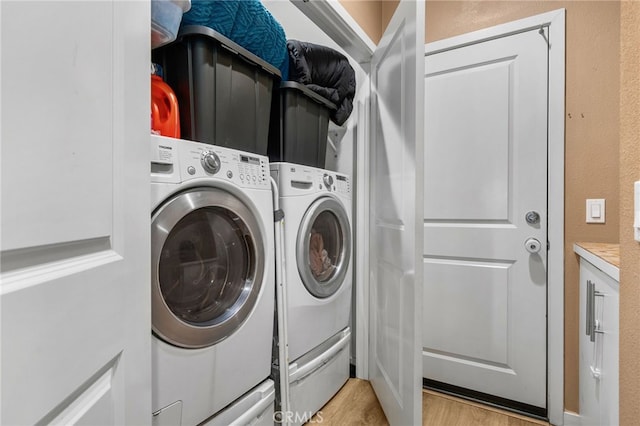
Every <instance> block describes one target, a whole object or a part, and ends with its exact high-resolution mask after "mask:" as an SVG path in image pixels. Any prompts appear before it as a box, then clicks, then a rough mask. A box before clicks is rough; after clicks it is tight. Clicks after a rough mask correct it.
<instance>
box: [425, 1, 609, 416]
mask: <svg viewBox="0 0 640 426" xmlns="http://www.w3.org/2000/svg"><path fill="white" fill-rule="evenodd" d="M559 8H566V10H567V23H566V24H567V29H566V117H565V123H566V124H565V125H566V141H565V152H566V162H565V407H566V409H567V410H570V411H578V337H579V334H578V333H579V330H578V328H579V324H580V322H579V307H578V300H579V290H578V279H579V274H578V260H577V257H576V256H575V254H574V253H573V243H574V242H576V241H596V242H618V229H619V208H618V205H619V200H618V179H619V174H618V164H619V154H618V137H619V123H618V121H619V106H618V105H619V91H618V87H619V61H620V55H619V43H620V41H619V39H620V32H619V28H620V24H619V18H620V11H619V10H620V9H619V4H618V3H617V2H586V1H585V2H572V1H568V2H555V1H544V2H540V1H536V2H532V1H477V0H473V1H471V0H466V1H427V24H426V40H427V41H435V40H440V39H443V38H447V37H452V36H454V35H459V34H463V33H466V32H469V31H474V30H478V29H481V28H486V27H489V26H492V25H497V24H500V23H504V22H509V21H513V20H516V19H520V18H525V17H528V16H532V15H535V14H538V13H543V12H546V11H550V10H554V9H559ZM587 198H605V199H606V200H607V205H606V218H607V223H606V224H604V225H600V224H598V225H595V224H586V223H585V199H587Z"/></svg>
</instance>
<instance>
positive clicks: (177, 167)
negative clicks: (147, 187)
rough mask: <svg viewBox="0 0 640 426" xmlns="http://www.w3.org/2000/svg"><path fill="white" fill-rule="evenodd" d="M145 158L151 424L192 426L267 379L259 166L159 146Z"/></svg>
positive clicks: (269, 319)
mask: <svg viewBox="0 0 640 426" xmlns="http://www.w3.org/2000/svg"><path fill="white" fill-rule="evenodd" d="M151 158H152V160H151V202H152V206H151V207H152V209H151V210H152V215H151V262H152V268H151V278H152V280H151V308H152V329H153V338H152V348H151V349H152V411H153V414H154V415H153V423H154V424H156V425H161V424H174V425H183V426H188V425H196V424H199V423H201V422H203V421H205V420H207V419H210V418H212V416H214V415H215V414H216V413H218V412H223V410H224V409H225V407H227V406H229V405H231V404H232V403H233V402H234V401H236V400H238V399H239V398H241V397H242V396H243V395H244V396H246V395H247V393H248V392H250V391H251V390H252V389H254V388H256V386H259V385H260V384H261V383H265V381H267V380H268V378H269V375H270V372H271V371H270V369H271V345H272V335H273V312H274V311H273V310H274V285H275V284H274V282H275V275H274V273H275V271H274V262H275V259H274V257H273V256H274V254H273V253H274V238H273V200H272V191H271V185H270V179H269V170H268V159H267V158H266V157H263V156H259V155H254V154H249V153H245V152H240V151H236V150H232V149H227V148H222V147H217V146H213V145H207V144H202V143H197V142H191V141H185V140H178V139H171V138H165V137H161V136H152V137H151ZM264 394H265V395H267V394H268V392H266V393H264ZM265 397H267V396H265Z"/></svg>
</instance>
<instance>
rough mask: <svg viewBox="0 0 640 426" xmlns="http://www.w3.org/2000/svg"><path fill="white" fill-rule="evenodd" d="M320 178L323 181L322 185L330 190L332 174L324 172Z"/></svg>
mask: <svg viewBox="0 0 640 426" xmlns="http://www.w3.org/2000/svg"><path fill="white" fill-rule="evenodd" d="M322 180H323V182H324V186H326V187H327V189H328V190H329V191H331V187H332V186H333V176H331V175H327V174H325V175H324V177H323V178H322Z"/></svg>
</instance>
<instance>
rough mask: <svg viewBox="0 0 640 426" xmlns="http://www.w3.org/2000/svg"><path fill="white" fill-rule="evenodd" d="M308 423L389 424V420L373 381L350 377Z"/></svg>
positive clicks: (349, 425)
mask: <svg viewBox="0 0 640 426" xmlns="http://www.w3.org/2000/svg"><path fill="white" fill-rule="evenodd" d="M307 424H312V425H315V424H322V425H347V426H355V425H380V426H387V425H389V422H388V421H387V418H386V417H385V415H384V412H383V411H382V407H380V403H379V402H378V399H377V398H376V395H375V393H374V392H373V388H372V387H371V383H369V381H367V380H361V379H349V380H348V381H347V383H345V385H344V386H343V387H342V389H340V392H338V394H336V396H334V397H333V398H332V399H331V400H330V401H329V402H328V403H327V404H326V405H325V406H324V407H322V409H321V410H320V411H319V412H318V413H317V414H316V415H315V416H313V417H312V418H311V421H309V423H307Z"/></svg>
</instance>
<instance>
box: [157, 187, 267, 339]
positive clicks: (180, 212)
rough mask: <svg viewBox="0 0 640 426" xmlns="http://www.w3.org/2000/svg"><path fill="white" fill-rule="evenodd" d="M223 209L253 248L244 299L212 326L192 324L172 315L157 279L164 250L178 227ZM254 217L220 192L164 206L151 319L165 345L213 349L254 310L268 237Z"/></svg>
mask: <svg viewBox="0 0 640 426" xmlns="http://www.w3.org/2000/svg"><path fill="white" fill-rule="evenodd" d="M206 207H219V208H222V209H225V210H228V211H230V212H231V213H233V214H234V215H236V216H237V217H238V218H239V219H240V220H241V221H242V223H243V224H244V226H245V227H246V230H247V234H248V237H249V239H250V240H251V242H252V244H251V246H250V247H249V248H248V249H249V252H250V257H251V259H249V261H250V262H249V263H250V267H249V274H248V277H247V279H246V280H245V284H244V288H243V290H242V292H241V294H240V297H239V298H238V300H236V302H235V303H234V305H232V307H231V308H229V309H227V312H226V313H225V314H224V315H223V316H222V317H218V318H216V319H215V320H213V321H211V322H210V324H207V325H204V326H201V325H194V324H189V323H187V322H185V321H183V320H181V319H180V318H178V317H177V316H176V315H174V313H173V312H172V311H171V309H170V308H169V306H168V305H167V303H166V302H165V300H164V297H163V296H162V291H161V289H160V281H159V277H158V268H159V259H160V254H161V252H162V248H163V246H164V244H165V242H166V240H167V238H168V236H169V234H170V233H171V230H172V229H173V228H174V227H175V226H176V224H177V223H178V222H179V221H180V220H181V219H182V218H183V217H185V216H187V215H188V214H189V213H191V212H194V211H196V210H198V209H201V208H206ZM257 216H258V215H257V213H254V212H253V211H252V210H251V209H250V208H249V207H248V206H247V205H246V204H245V203H243V202H242V201H241V200H240V199H239V198H237V197H236V196H234V195H233V194H231V193H229V192H227V191H224V190H221V189H218V188H206V187H200V188H193V189H189V190H187V191H184V192H181V193H178V194H177V195H175V196H173V197H172V198H170V199H168V200H166V201H165V202H163V203H162V205H161V206H160V207H159V208H158V209H157V210H156V211H155V212H154V213H153V215H152V218H151V308H152V309H151V313H152V315H151V319H152V330H153V332H154V333H155V334H156V335H158V336H159V337H160V338H161V339H163V340H165V341H166V342H168V343H170V344H172V345H175V346H179V347H183V348H202V347H207V346H211V345H214V344H216V343H218V342H220V341H222V340H224V339H225V338H227V337H229V336H230V335H232V334H233V333H234V332H235V331H236V330H237V329H238V328H239V327H240V326H241V325H242V324H243V323H244V322H245V320H246V319H247V318H248V317H249V315H250V313H251V312H252V311H253V308H254V306H255V305H256V302H257V299H258V295H259V294H260V290H261V287H262V281H263V278H264V273H265V255H266V253H265V250H264V237H263V235H262V232H261V231H260V225H259V223H258V220H257V218H256V217H257Z"/></svg>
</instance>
